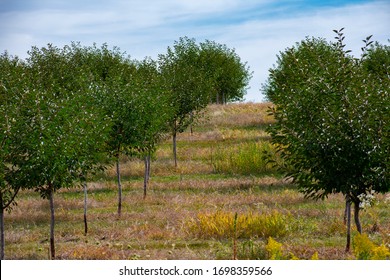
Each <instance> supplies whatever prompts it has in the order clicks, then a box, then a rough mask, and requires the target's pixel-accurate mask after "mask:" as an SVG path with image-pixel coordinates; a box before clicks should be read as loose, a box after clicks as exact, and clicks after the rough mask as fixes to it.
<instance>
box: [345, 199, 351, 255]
mask: <svg viewBox="0 0 390 280" xmlns="http://www.w3.org/2000/svg"><path fill="white" fill-rule="evenodd" d="M345 199H346V205H345V206H346V210H345V211H346V213H347V246H346V247H345V252H347V253H348V252H349V250H350V248H351V200H350V198H349V196H346V198H345Z"/></svg>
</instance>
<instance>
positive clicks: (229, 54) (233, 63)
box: [199, 40, 252, 104]
mask: <svg viewBox="0 0 390 280" xmlns="http://www.w3.org/2000/svg"><path fill="white" fill-rule="evenodd" d="M199 55H200V61H201V62H200V63H201V66H202V69H203V71H205V73H207V77H208V79H209V81H208V82H209V83H210V84H211V85H212V87H213V90H212V91H211V92H210V93H209V94H210V103H216V104H226V103H227V102H234V101H242V100H243V98H244V95H245V93H246V90H247V88H248V84H249V80H250V79H251V77H252V73H251V72H250V70H249V67H248V66H247V64H246V63H243V62H242V61H241V58H240V57H239V56H238V55H237V54H236V52H235V50H234V49H229V48H228V47H227V46H226V45H222V44H218V43H216V42H214V41H209V40H206V41H205V42H203V43H201V44H200V54H199Z"/></svg>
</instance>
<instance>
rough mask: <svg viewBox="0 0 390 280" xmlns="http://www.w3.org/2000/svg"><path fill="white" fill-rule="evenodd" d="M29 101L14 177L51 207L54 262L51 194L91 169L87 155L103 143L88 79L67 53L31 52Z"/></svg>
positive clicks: (66, 49)
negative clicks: (47, 200) (38, 194)
mask: <svg viewBox="0 0 390 280" xmlns="http://www.w3.org/2000/svg"><path fill="white" fill-rule="evenodd" d="M26 62H27V68H26V76H27V77H28V97H27V98H26V100H25V102H24V103H23V105H22V108H23V111H22V112H21V116H22V117H23V119H24V121H25V125H24V127H23V128H24V130H23V132H21V133H20V134H19V136H18V143H19V145H20V153H19V154H18V155H17V157H16V159H15V160H16V164H15V165H16V166H17V170H16V172H15V173H14V175H13V176H15V178H17V181H18V182H20V183H21V185H22V186H23V187H30V188H34V189H35V190H36V191H38V192H39V193H40V194H41V196H42V197H43V198H48V199H49V202H50V213H51V219H50V252H51V258H53V259H54V258H55V242H54V225H55V214H54V209H55V207H54V193H55V191H56V190H58V189H60V188H63V187H69V186H73V184H74V183H75V182H76V181H78V180H79V179H80V174H84V173H86V172H87V171H88V170H90V169H91V164H92V163H91V158H89V156H88V153H89V152H90V151H91V149H92V146H95V147H96V145H98V143H99V141H103V139H102V135H103V136H104V135H105V133H103V130H104V128H105V126H104V125H102V126H101V122H100V121H101V120H99V119H97V118H96V116H97V115H95V112H96V111H95V109H94V107H95V106H94V102H91V100H93V98H94V95H93V94H90V92H91V91H93V90H94V87H93V86H91V83H90V76H89V75H88V73H85V72H84V71H83V70H84V69H83V68H82V67H75V64H74V60H73V56H72V52H71V50H70V48H69V47H64V48H63V49H59V48H57V47H54V46H52V45H48V46H47V47H46V48H42V49H38V48H36V47H33V48H32V49H31V51H30V52H29V57H28V58H27V61H26Z"/></svg>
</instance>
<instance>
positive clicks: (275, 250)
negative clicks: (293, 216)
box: [265, 237, 284, 260]
mask: <svg viewBox="0 0 390 280" xmlns="http://www.w3.org/2000/svg"><path fill="white" fill-rule="evenodd" d="M282 247H283V244H282V243H279V242H277V241H276V240H274V239H273V238H272V237H269V238H268V243H267V245H266V246H265V249H266V250H267V253H268V259H270V260H283V259H284V253H283V248H282Z"/></svg>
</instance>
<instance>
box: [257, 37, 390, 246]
mask: <svg viewBox="0 0 390 280" xmlns="http://www.w3.org/2000/svg"><path fill="white" fill-rule="evenodd" d="M342 31H343V29H341V30H339V31H337V30H335V32H336V35H337V36H336V39H337V41H336V42H335V43H329V42H327V41H325V40H324V39H317V38H306V39H305V40H303V41H301V42H300V43H297V44H296V45H295V46H294V47H291V48H288V49H286V50H285V51H284V52H281V53H280V55H279V56H278V60H277V64H276V66H275V67H274V68H272V69H270V75H269V79H268V81H267V83H266V85H264V93H265V95H266V96H267V97H268V99H269V100H270V101H272V102H273V106H272V108H271V110H270V112H271V114H272V115H273V117H274V118H275V120H276V122H275V124H273V125H271V126H270V127H269V129H268V132H269V133H270V135H271V136H272V143H274V144H275V145H277V147H279V152H280V155H281V157H282V158H283V159H284V160H285V161H286V163H287V164H288V166H289V169H290V170H291V171H290V172H289V174H287V175H288V176H289V177H291V178H292V179H293V182H294V183H296V184H297V186H298V188H299V189H300V191H302V192H303V193H304V194H305V196H306V197H309V198H314V199H324V198H326V197H327V196H328V195H330V194H333V193H342V194H343V195H344V197H345V200H346V214H347V222H348V232H347V245H346V250H347V251H349V249H350V223H351V218H350V217H351V214H350V213H351V205H352V204H353V206H354V220H355V224H356V227H357V230H358V231H359V232H361V231H362V227H361V224H360V219H359V213H360V207H361V203H362V198H363V197H364V196H365V195H366V194H368V193H371V192H377V193H384V192H388V191H389V187H390V172H389V167H390V166H389V160H390V157H389V154H390V140H389V138H390V135H389V133H390V122H389V121H390V119H389V118H390V113H389V112H390V90H389V89H390V79H389V77H390V63H389V57H390V56H389V55H390V52H389V47H388V46H381V45H379V44H374V45H372V42H371V41H370V38H371V36H370V37H368V38H366V40H364V42H365V46H364V47H363V48H362V49H363V55H362V56H361V57H360V58H355V57H353V56H352V55H351V54H350V51H348V50H345V45H344V41H343V40H344V35H343V33H342Z"/></svg>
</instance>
